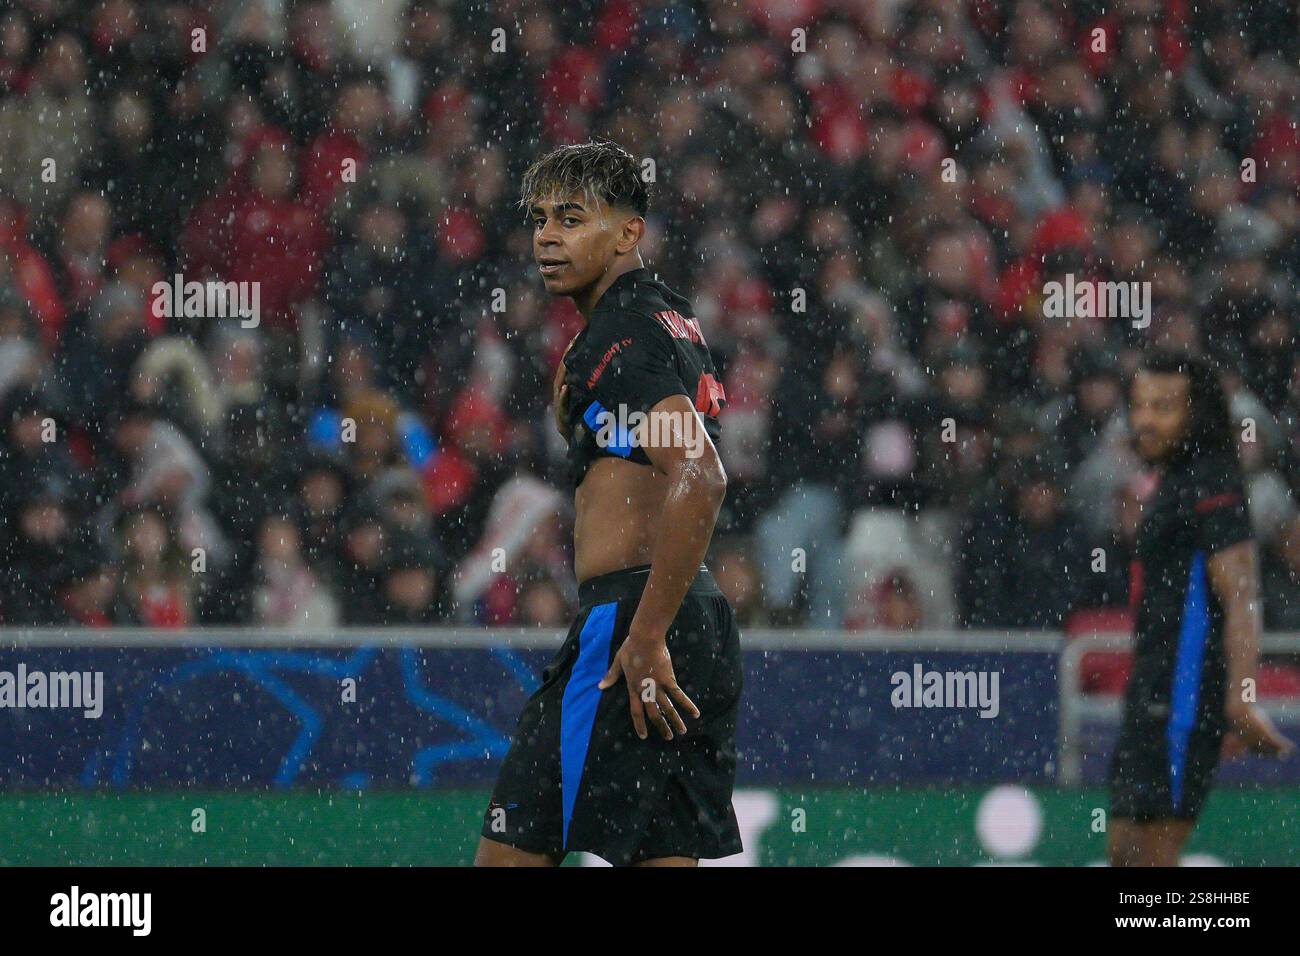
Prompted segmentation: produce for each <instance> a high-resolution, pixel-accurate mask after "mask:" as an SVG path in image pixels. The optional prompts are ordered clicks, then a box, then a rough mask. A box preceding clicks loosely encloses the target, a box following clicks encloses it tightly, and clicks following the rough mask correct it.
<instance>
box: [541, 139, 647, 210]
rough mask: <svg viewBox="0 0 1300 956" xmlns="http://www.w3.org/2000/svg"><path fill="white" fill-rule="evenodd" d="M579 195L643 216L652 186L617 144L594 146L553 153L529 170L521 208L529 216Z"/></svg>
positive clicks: (574, 146) (582, 146)
mask: <svg viewBox="0 0 1300 956" xmlns="http://www.w3.org/2000/svg"><path fill="white" fill-rule="evenodd" d="M573 193H580V194H582V195H583V196H586V197H587V198H588V200H591V199H593V198H600V199H603V200H604V201H605V202H606V203H607V204H608V205H610V206H619V207H621V208H624V209H631V210H633V211H634V212H635V213H636V214H637V215H638V216H644V215H645V214H646V212H647V211H648V210H649V209H650V185H649V184H648V183H646V182H645V181H644V180H643V179H642V178H641V172H640V167H639V166H638V165H637V161H636V158H635V157H634V156H633V155H632V154H631V153H629V152H628V151H627V150H625V149H624V148H623V147H622V146H619V145H618V144H617V143H611V142H592V143H581V144H577V145H572V146H561V147H559V148H558V149H553V150H551V151H550V152H549V153H547V154H546V155H545V156H543V157H542V158H541V159H539V160H537V161H536V162H535V163H533V164H532V165H531V166H529V167H528V169H527V171H526V172H525V173H524V179H523V184H522V187H521V189H520V197H519V206H520V208H522V209H523V210H524V211H525V212H527V211H528V210H529V209H530V208H532V206H533V205H535V204H536V203H538V202H540V201H542V200H546V199H549V200H552V201H557V200H560V199H563V198H565V197H566V196H570V195H572V194H573Z"/></svg>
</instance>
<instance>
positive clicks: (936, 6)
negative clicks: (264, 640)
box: [0, 0, 1300, 630]
mask: <svg viewBox="0 0 1300 956" xmlns="http://www.w3.org/2000/svg"><path fill="white" fill-rule="evenodd" d="M1298 62H1300V15H1298V14H1297V10H1296V7H1295V5H1294V4H1292V3H1288V2H1272V0H1256V2H1252V3H1249V4H1242V3H1238V2H1235V0H1197V2H1195V3H1193V2H1192V0H1111V2H1097V0H1077V2H1068V3H1050V2H1043V0H967V2H959V0H838V2H837V0H788V2H783V3H768V2H762V0H698V2H685V0H682V2H653V0H566V2H565V3H561V4H537V3H524V2H512V0H501V2H496V0H494V2H491V3H468V2H442V0H387V2H381V0H371V2H361V0H351V2H349V0H334V2H328V0H227V2H220V0H218V2H212V3H207V2H203V3H200V2H185V0H102V2H93V3H92V2H74V0H19V2H0V550H2V554H0V622H2V623H3V624H5V625H7V626H26V625H54V624H59V625H66V624H83V625H93V626H109V625H137V626H148V627H160V628H161V627H185V626H200V625H207V624H246V625H258V626H266V627H275V628H282V629H308V628H324V627H332V626H339V625H375V624H403V625H411V624H428V623H451V622H460V623H476V624H482V625H502V624H520V625H538V626H553V627H562V626H565V625H567V623H568V618H569V616H570V615H571V613H572V612H573V609H574V606H575V600H576V587H575V584H574V582H573V575H572V562H571V508H572V505H571V502H572V494H571V489H570V488H568V487H566V484H565V480H564V474H565V471H564V464H563V453H564V449H563V447H562V446H561V444H560V441H559V439H558V436H556V435H555V434H554V432H553V429H552V428H551V427H550V425H549V418H548V415H547V408H546V406H547V403H548V401H549V384H550V379H551V375H552V373H553V370H554V369H555V367H556V364H557V362H558V361H559V359H560V355H561V353H562V351H563V349H564V346H565V345H566V344H567V342H568V341H569V339H570V338H571V337H572V335H573V334H574V332H576V331H577V329H578V328H579V327H580V325H581V317H580V316H579V315H578V314H577V312H576V310H575V309H574V307H573V306H572V303H571V302H569V301H568V300H555V301H553V300H550V299H549V298H548V297H547V296H546V295H545V293H544V292H543V290H542V288H541V284H540V281H539V279H538V277H537V275H536V272H535V269H534V268H533V267H532V266H531V259H530V249H531V238H530V231H529V226H528V224H527V222H526V221H525V219H524V216H523V215H522V213H521V211H520V210H519V209H518V208H517V207H516V205H515V201H516V199H517V185H518V182H519V177H520V174H521V173H522V171H523V169H524V168H525V167H526V166H527V164H528V163H529V162H531V161H532V160H533V159H535V158H536V157H537V156H538V155H540V154H541V153H542V152H543V151H545V150H546V149H548V148H550V147H553V146H555V145H559V144H563V143H570V142H582V141H586V140H588V139H591V138H595V137H606V138H611V139H614V140H616V141H618V142H619V143H620V144H622V145H623V146H625V147H626V148H628V149H629V150H630V151H631V152H632V153H633V154H634V155H636V156H638V157H645V158H649V159H651V160H653V164H652V168H653V171H654V176H655V190H656V200H655V207H654V208H653V209H652V212H651V215H650V217H649V229H648V234H647V238H646V241H645V243H644V249H643V253H644V256H645V258H646V259H647V262H648V264H649V265H650V267H651V268H652V270H654V271H656V272H658V273H659V274H660V276H661V277H662V278H663V279H664V280H665V281H666V282H667V283H668V285H669V286H671V287H673V288H674V289H676V290H678V291H680V292H682V293H683V294H685V295H686V296H687V297H688V298H690V299H691V300H692V302H693V303H694V305H695V308H696V312H697V315H698V316H699V319H700V323H701V325H702V327H703V329H704V332H705V336H706V338H707V340H708V342H709V344H710V346H711V348H712V350H713V353H714V357H715V360H716V361H717V364H718V367H719V369H720V371H721V374H722V380H723V384H724V387H725V390H726V393H727V397H728V400H729V401H728V405H727V407H726V409H725V411H724V413H723V440H722V447H721V453H722V459H723V462H724V464H725V466H726V468H727V471H728V475H729V480H730V485H729V492H728V498H727V501H726V503H725V505H724V510H723V513H722V515H721V517H720V519H719V526H718V529H717V532H716V534H715V538H714V543H713V546H712V549H711V553H710V556H709V563H710V566H711V567H712V568H713V569H714V571H715V573H716V574H717V575H718V577H719V578H720V580H721V582H722V584H723V587H724V589H725V590H726V592H727V594H728V596H729V597H730V598H731V601H732V603H733V604H734V605H735V607H736V609H737V613H738V616H739V619H740V620H741V621H742V623H744V624H748V625H756V624H767V623H771V624H775V625H779V626H787V625H804V626H809V627H832V628H834V627H845V628H889V629H916V628H944V627H954V626H956V627H978V628H1017V629H1019V628H1052V629H1057V628H1062V627H1067V628H1068V627H1071V626H1075V625H1077V624H1078V622H1079V621H1081V620H1082V621H1086V620H1088V619H1089V615H1093V616H1094V617H1095V616H1096V615H1098V614H1101V615H1105V614H1121V615H1122V614H1123V613H1124V609H1125V608H1126V607H1127V605H1128V561H1129V555H1130V554H1131V551H1132V544H1133V540H1134V535H1135V533H1136V529H1137V527H1138V523H1139V522H1140V518H1141V513H1140V506H1141V501H1142V498H1143V496H1144V494H1145V493H1146V490H1147V488H1148V486H1149V483H1150V480H1151V479H1150V476H1149V475H1148V474H1147V473H1146V472H1145V471H1144V470H1143V468H1142V466H1141V464H1140V462H1138V461H1137V460H1136V459H1135V457H1134V456H1133V453H1132V452H1131V450H1130V448H1129V445H1128V441H1127V434H1126V423H1125V414H1124V406H1125V393H1126V388H1127V382H1128V378H1129V376H1130V374H1131V372H1132V370H1133V368H1134V366H1135V364H1136V360H1137V358H1138V356H1139V355H1140V354H1141V352H1142V350H1143V349H1144V348H1147V347H1149V346H1151V345H1153V344H1162V345H1172V346H1178V347H1184V348H1188V349H1192V350H1194V351H1197V352H1201V353H1203V354H1206V355H1208V356H1210V357H1211V358H1213V359H1214V360H1215V362H1216V363H1217V364H1218V367H1219V368H1220V369H1221V371H1222V374H1223V376H1224V379H1225V382H1226V384H1227V385H1228V388H1229V391H1230V394H1231V395H1232V403H1233V413H1234V418H1237V419H1239V420H1242V421H1245V420H1249V424H1250V427H1249V428H1246V427H1243V433H1242V437H1243V440H1242V443H1241V448H1242V455H1243V464H1244V466H1245V469H1246V474H1247V481H1248V490H1249V498H1250V501H1249V504H1250V510H1251V516H1252V520H1253V522H1254V524H1255V527H1256V531H1257V533H1258V538H1259V542H1260V547H1261V554H1262V556H1263V563H1264V591H1265V620H1266V625H1267V626H1268V627H1270V628H1274V629H1287V630H1300V511H1298V509H1297V504H1296V495H1297V492H1298V491H1300V488H1297V485H1298V484H1300V468H1298V467H1297V465H1296V462H1297V459H1298V458H1300V349H1298V348H1297V338H1296V336H1297V324H1298V320H1300V308H1298V300H1297V288H1300V284H1298V282H1297V280H1298V279H1300V128H1298V126H1297V121H1298V119H1300V108H1298V100H1300V69H1298V68H1297V63H1298ZM176 277H179V279H177V278H176ZM1067 277H1072V278H1071V279H1069V280H1068V281H1075V280H1088V281H1094V282H1139V283H1142V282H1145V283H1150V286H1149V287H1150V289H1151V302H1150V304H1151V311H1150V314H1149V316H1147V317H1146V318H1147V319H1149V321H1140V322H1139V321H1134V320H1133V319H1131V318H1130V317H1128V316H1103V317H1086V316H1082V317H1081V316H1074V317H1049V316H1047V315H1045V314H1044V308H1043V302H1044V298H1045V289H1046V287H1047V286H1048V284H1049V283H1051V282H1057V281H1059V282H1063V283H1064V282H1066V281H1067ZM173 281H178V282H181V283H184V282H201V283H202V282H210V281H211V282H224V283H257V284H258V290H259V291H258V299H257V302H258V314H257V316H256V320H255V321H251V320H248V319H245V318H241V317H240V316H237V315H236V316H232V315H223V314H217V313H216V312H214V310H213V309H210V308H208V309H193V310H189V309H180V310H174V309H162V308H160V307H159V296H158V294H157V292H156V288H157V284H158V283H167V284H169V285H170V284H171V283H173ZM1099 555H1100V559H1099Z"/></svg>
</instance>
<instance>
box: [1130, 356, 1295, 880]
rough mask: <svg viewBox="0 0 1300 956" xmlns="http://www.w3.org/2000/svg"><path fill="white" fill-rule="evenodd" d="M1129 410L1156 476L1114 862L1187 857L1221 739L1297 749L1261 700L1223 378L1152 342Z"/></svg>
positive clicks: (1280, 750)
mask: <svg viewBox="0 0 1300 956" xmlns="http://www.w3.org/2000/svg"><path fill="white" fill-rule="evenodd" d="M1129 421H1130V424H1131V426H1132V432H1133V439H1134V443H1135V446H1136V449H1137V451H1138V453H1139V455H1141V457H1142V458H1143V459H1144V460H1145V461H1147V462H1148V463H1149V464H1151V465H1152V466H1154V468H1155V470H1156V474H1157V475H1158V481H1159V484H1158V486H1157V487H1156V488H1155V489H1154V490H1153V492H1152V493H1151V496H1150V497H1149V498H1148V499H1147V500H1146V501H1145V503H1144V505H1143V512H1144V514H1145V517H1144V519H1143V523H1142V527H1141V530H1140V531H1139V535H1138V542H1137V556H1136V558H1135V559H1134V562H1133V566H1132V590H1131V594H1130V600H1131V602H1132V604H1133V605H1134V606H1135V607H1136V609H1137V617H1136V622H1135V645H1134V653H1133V672H1132V676H1131V677H1130V678H1129V683H1128V689H1127V691H1126V693H1125V700H1124V718H1123V723H1122V725H1121V728H1120V734H1119V740H1118V742H1117V743H1116V745H1115V753H1114V756H1113V758H1112V762H1111V771H1110V786H1111V820H1110V841H1109V848H1108V849H1109V856H1110V862H1111V865H1112V866H1177V865H1178V861H1179V855H1180V852H1181V850H1182V847H1183V844H1184V842H1185V841H1186V840H1187V837H1188V834H1190V833H1191V830H1192V827H1193V826H1194V825H1195V823H1196V818H1197V817H1198V816H1199V815H1200V812H1201V809H1202V807H1203V806H1204V804H1205V798H1206V796H1207V795H1208V793H1209V790H1210V785H1211V783H1212V781H1213V778H1214V772H1215V769H1216V767H1217V766H1218V762H1219V756H1220V748H1221V745H1225V744H1226V746H1225V747H1224V749H1225V750H1226V751H1227V753H1228V754H1229V755H1232V754H1233V753H1235V752H1243V751H1247V750H1249V751H1252V752H1255V753H1260V754H1270V755H1274V756H1285V755H1286V754H1287V753H1288V752H1289V751H1290V750H1291V749H1292V748H1291V743H1290V741H1288V740H1287V739H1286V738H1285V737H1283V736H1282V735H1281V734H1279V733H1278V731H1277V730H1276V728H1274V726H1273V725H1272V723H1271V722H1270V721H1269V719H1268V717H1267V716H1266V715H1265V714H1264V713H1263V712H1262V711H1261V710H1260V709H1259V708H1258V707H1256V706H1255V705H1254V703H1253V700H1254V696H1253V685H1254V678H1255V668H1256V664H1257V661H1258V657H1259V628H1260V623H1259V594H1258V575H1257V570H1256V553H1255V544H1254V542H1253V541H1252V540H1251V527H1250V520H1249V518H1248V517H1247V513H1246V501H1245V497H1244V493H1243V490H1242V478H1241V467H1240V464H1239V462H1238V459H1237V446H1236V441H1235V435H1234V433H1233V425H1232V423H1231V421H1230V420H1229V416H1228V408H1227V402H1226V399H1225V397H1224V393H1223V389H1222V387H1221V386H1220V384H1219V381H1218V378H1217V377H1216V376H1215V374H1214V372H1213V371H1212V370H1211V369H1210V368H1209V366H1208V365H1206V364H1205V363H1204V362H1203V361H1201V360H1199V359H1197V358H1194V357H1191V356H1186V355H1178V354H1172V353H1166V352H1153V353H1151V354H1150V355H1148V356H1147V357H1146V358H1145V360H1144V361H1143V363H1142V366H1141V367H1140V368H1139V370H1138V371H1137V373H1136V374H1135V376H1134V378H1133V382H1132V385H1131V391H1130V396H1129ZM1225 735H1226V741H1225Z"/></svg>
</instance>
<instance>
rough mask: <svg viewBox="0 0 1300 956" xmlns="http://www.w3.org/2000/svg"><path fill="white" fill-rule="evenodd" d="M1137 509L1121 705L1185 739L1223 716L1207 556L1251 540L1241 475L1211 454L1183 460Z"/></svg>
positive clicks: (1216, 613) (1218, 637)
mask: <svg viewBox="0 0 1300 956" xmlns="http://www.w3.org/2000/svg"><path fill="white" fill-rule="evenodd" d="M1143 510H1144V511H1145V512H1146V517H1145V519H1144V520H1143V523H1142V527H1141V529H1140V531H1139V533H1138V540H1137V555H1136V557H1135V559H1134V561H1133V565H1132V575H1131V576H1132V587H1131V593H1130V598H1131V600H1132V602H1133V604H1134V605H1135V608H1136V612H1137V614H1136V621H1135V627H1134V633H1135V638H1136V642H1135V646H1134V653H1133V674H1132V677H1131V678H1130V679H1129V686H1128V690H1127V701H1128V705H1129V707H1137V708H1146V709H1148V710H1150V711H1151V716H1154V717H1158V718H1160V719H1161V720H1162V721H1167V722H1168V727H1169V733H1170V734H1171V735H1185V734H1186V733H1188V732H1189V731H1190V729H1191V728H1192V727H1194V726H1196V725H1198V724H1203V723H1204V724H1215V723H1218V722H1221V721H1222V719H1223V695H1224V693H1225V692H1226V687H1225V686H1224V681H1225V679H1226V666H1227V665H1226V658H1225V655H1224V647H1223V623H1224V611H1223V607H1222V606H1221V605H1220V603H1219V598H1218V595H1217V594H1216V593H1215V591H1214V589H1213V587H1211V584H1210V579H1209V567H1208V562H1209V559H1210V557H1211V556H1212V555H1213V554H1214V553H1215V552H1216V551H1220V550H1223V549H1224V548H1228V547H1231V546H1232V545H1234V544H1237V543H1239V542H1241V541H1246V540H1249V539H1250V538H1251V536H1252V531H1251V526H1250V517H1249V515H1248V513H1247V509H1246V496H1245V490H1244V488H1243V486H1242V481H1241V477H1240V471H1239V469H1238V467H1237V466H1236V463H1235V462H1228V461H1224V460H1221V459H1219V458H1216V457H1215V456H1212V455H1200V456H1195V457H1187V458H1184V459H1182V460H1180V461H1177V462H1175V463H1173V464H1171V465H1170V467H1169V468H1168V469H1167V470H1166V471H1165V473H1164V474H1163V475H1162V476H1161V478H1160V484H1159V487H1158V489H1157V490H1156V492H1155V494H1154V495H1153V497H1152V498H1151V499H1149V500H1148V501H1147V503H1146V504H1144V506H1143ZM1174 742H1175V741H1174V740H1173V738H1172V737H1171V743H1174Z"/></svg>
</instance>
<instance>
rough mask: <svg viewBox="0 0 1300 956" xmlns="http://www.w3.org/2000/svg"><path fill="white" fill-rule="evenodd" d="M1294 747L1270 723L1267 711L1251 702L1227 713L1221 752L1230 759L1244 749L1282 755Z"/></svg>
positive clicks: (1288, 752)
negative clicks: (1226, 725)
mask: <svg viewBox="0 0 1300 956" xmlns="http://www.w3.org/2000/svg"><path fill="white" fill-rule="evenodd" d="M1294 750H1295V744H1293V743H1292V742H1291V741H1290V740H1289V739H1287V737H1286V736H1285V735H1284V734H1283V733H1282V732H1281V731H1279V730H1278V729H1277V728H1276V727H1274V726H1273V721H1271V720H1269V719H1268V715H1267V714H1266V713H1264V712H1263V711H1262V710H1260V709H1259V708H1258V707H1256V706H1254V705H1249V704H1248V705H1246V706H1245V707H1243V708H1241V709H1240V710H1238V711H1237V712H1236V713H1235V714H1229V718H1228V732H1227V734H1225V735H1224V739H1223V756H1224V758H1225V759H1228V760H1231V759H1232V758H1234V757H1239V756H1241V755H1242V754H1244V753H1255V754H1262V755H1263V756H1266V757H1278V758H1286V757H1288V756H1290V754H1291V753H1292V751H1294Z"/></svg>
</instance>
